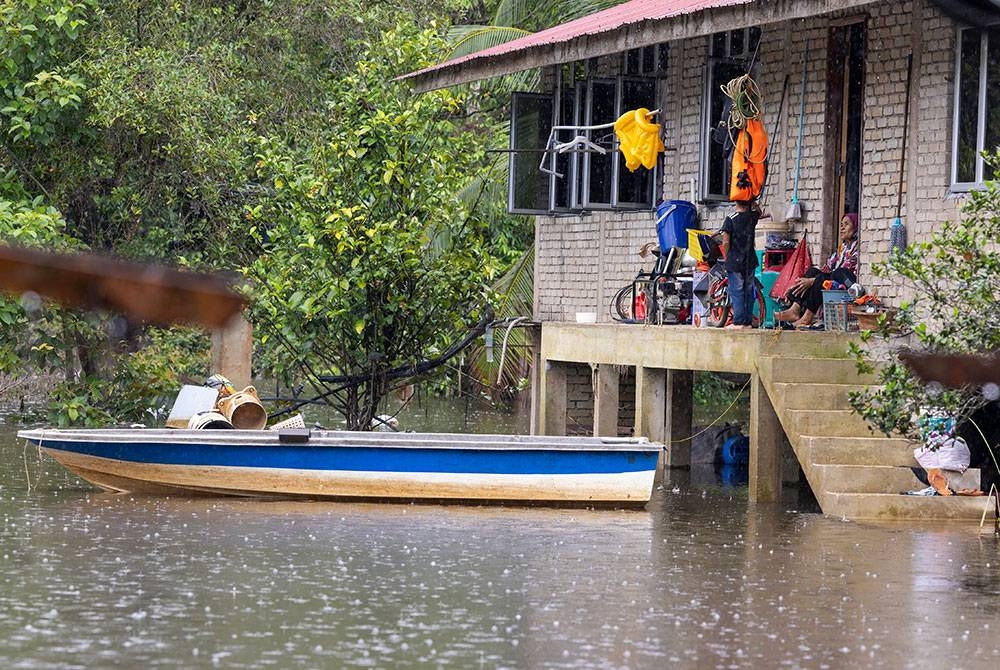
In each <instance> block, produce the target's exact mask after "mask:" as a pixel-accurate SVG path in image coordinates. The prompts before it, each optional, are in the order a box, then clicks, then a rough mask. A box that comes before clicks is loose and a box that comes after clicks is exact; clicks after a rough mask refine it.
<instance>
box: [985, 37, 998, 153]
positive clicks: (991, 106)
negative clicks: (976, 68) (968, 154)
mask: <svg viewBox="0 0 1000 670" xmlns="http://www.w3.org/2000/svg"><path fill="white" fill-rule="evenodd" d="M997 145H1000V29H997V28H993V29H992V30H990V31H989V46H988V47H987V51H986V143H985V144H984V146H983V149H985V150H986V151H996V150H997Z"/></svg>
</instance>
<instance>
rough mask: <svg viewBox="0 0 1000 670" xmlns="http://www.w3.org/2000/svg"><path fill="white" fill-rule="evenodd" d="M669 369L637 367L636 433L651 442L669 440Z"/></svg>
mask: <svg viewBox="0 0 1000 670" xmlns="http://www.w3.org/2000/svg"><path fill="white" fill-rule="evenodd" d="M666 388H667V371H666V370H662V369H660V368H646V367H643V366H641V365H639V366H636V368H635V434H636V437H645V438H648V439H649V441H650V442H662V443H666V441H667V423H666V418H667V409H666Z"/></svg>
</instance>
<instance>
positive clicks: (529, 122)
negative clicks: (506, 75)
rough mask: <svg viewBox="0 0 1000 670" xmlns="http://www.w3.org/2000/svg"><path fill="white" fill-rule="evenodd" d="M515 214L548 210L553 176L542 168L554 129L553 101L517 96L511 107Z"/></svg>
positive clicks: (512, 200)
mask: <svg viewBox="0 0 1000 670" xmlns="http://www.w3.org/2000/svg"><path fill="white" fill-rule="evenodd" d="M511 115H512V119H511V124H510V126H511V133H510V142H511V147H510V148H511V149H512V150H513V151H514V153H512V154H511V161H510V172H511V174H510V183H511V191H512V192H511V201H510V203H509V208H510V210H511V211H518V210H530V211H547V210H548V209H549V175H548V174H546V173H544V172H542V171H541V170H539V169H538V164H539V162H540V161H541V157H542V154H541V153H539V150H540V149H544V148H545V144H546V142H547V141H548V139H549V132H550V131H551V130H552V98H551V97H550V96H547V95H535V94H527V93H515V94H514V99H513V104H512V105H511Z"/></svg>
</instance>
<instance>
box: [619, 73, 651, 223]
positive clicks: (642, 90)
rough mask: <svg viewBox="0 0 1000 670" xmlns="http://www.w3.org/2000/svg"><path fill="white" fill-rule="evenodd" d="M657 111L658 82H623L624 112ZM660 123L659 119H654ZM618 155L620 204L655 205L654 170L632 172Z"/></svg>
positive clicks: (631, 80)
mask: <svg viewBox="0 0 1000 670" xmlns="http://www.w3.org/2000/svg"><path fill="white" fill-rule="evenodd" d="M640 107H645V108H646V109H656V108H657V104H656V82H655V81H654V80H652V79H641V80H636V79H626V80H624V81H623V82H622V105H621V109H622V112H626V111H628V110H634V109H639V108H640ZM653 120H654V121H657V122H659V119H653ZM616 153H617V160H618V204H619V205H629V204H639V205H648V206H650V207H652V205H653V170H648V169H646V168H645V167H643V166H641V165H640V166H639V167H638V168H636V170H635V172H630V171H629V169H628V168H627V167H625V160H624V157H623V156H622V155H621V152H620V151H619V152H616Z"/></svg>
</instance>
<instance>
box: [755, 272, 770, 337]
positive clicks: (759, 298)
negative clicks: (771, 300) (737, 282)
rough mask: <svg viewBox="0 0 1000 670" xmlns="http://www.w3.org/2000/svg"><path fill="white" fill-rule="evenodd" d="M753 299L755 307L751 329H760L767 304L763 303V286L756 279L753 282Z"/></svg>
mask: <svg viewBox="0 0 1000 670" xmlns="http://www.w3.org/2000/svg"><path fill="white" fill-rule="evenodd" d="M753 297H754V302H755V303H756V307H757V309H755V310H754V313H753V327H754V328H760V327H761V326H762V325H763V324H764V319H765V317H766V315H767V303H766V302H765V301H764V285H763V284H761V283H760V280H759V279H757V278H756V277H754V280H753Z"/></svg>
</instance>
